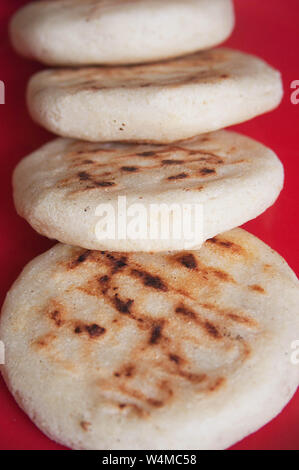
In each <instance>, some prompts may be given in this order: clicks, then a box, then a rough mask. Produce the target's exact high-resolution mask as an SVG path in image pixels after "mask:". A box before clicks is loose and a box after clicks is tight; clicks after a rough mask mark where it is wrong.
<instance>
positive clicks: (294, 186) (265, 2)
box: [0, 0, 299, 450]
mask: <svg viewBox="0 0 299 470" xmlns="http://www.w3.org/2000/svg"><path fill="white" fill-rule="evenodd" d="M25 3H28V2H26V1H24V0H1V5H0V59H1V60H0V80H2V81H3V82H4V83H5V86H6V104H5V105H0V132H1V140H0V150H1V153H0V158H1V184H0V191H1V195H0V203H1V233H0V252H1V266H2V269H1V271H0V289H1V291H0V296H1V299H0V302H1V304H2V302H3V300H4V297H5V294H6V292H7V290H8V289H9V287H10V286H11V284H12V282H13V281H14V280H15V278H16V277H17V276H18V274H19V272H20V270H21V269H22V267H23V266H24V265H25V264H26V263H27V262H28V261H29V260H31V259H32V258H34V257H35V256H37V255H38V254H40V253H42V252H43V251H45V250H47V249H48V248H50V247H51V246H52V245H53V244H54V242H52V241H49V240H47V239H46V238H42V237H41V236H39V235H37V234H36V233H35V232H34V231H33V230H32V229H31V228H30V227H29V225H28V224H27V223H26V222H25V221H24V220H23V219H21V218H20V217H18V216H17V215H16V213H15V210H14V207H13V202H12V190H11V173H12V170H13V168H14V167H15V165H16V163H17V162H18V161H19V160H20V159H21V158H22V157H24V156H25V155H27V154H28V153H30V152H31V151H33V150H35V149H36V148H37V147H39V146H40V145H41V144H43V143H45V142H46V141H48V140H49V139H51V138H52V136H51V135H50V134H48V133H47V132H46V131H44V130H42V129H40V128H39V127H38V126H36V125H35V124H34V123H33V122H32V121H31V120H30V118H29V116H28V113H27V110H26V106H25V87H26V83H27V81H28V78H29V77H30V76H31V75H32V73H34V72H35V71H37V70H39V69H41V68H42V66H41V65H39V64H36V63H33V62H30V61H26V60H23V59H21V58H19V57H18V56H17V55H15V54H14V52H13V51H12V49H11V47H10V45H9V41H8V37H7V23H8V20H9V18H10V16H11V14H12V13H13V12H14V11H15V10H16V9H17V8H19V7H20V6H21V5H23V4H25ZM235 6H236V13H237V25H236V28H235V31H234V33H233V35H232V37H231V38H230V39H229V40H228V41H227V44H228V45H229V46H231V47H234V48H237V49H241V50H243V51H246V52H250V53H253V54H256V55H258V56H260V57H262V58H264V59H266V60H267V61H268V62H269V63H271V64H272V65H273V66H275V67H277V68H278V69H279V70H280V71H281V72H282V74H283V80H284V87H285V96H284V100H283V103H282V105H281V106H280V107H279V108H278V109H277V110H275V111H274V112H272V113H271V114H266V115H264V116H261V117H258V118H256V119H254V120H252V121H250V122H247V123H245V124H242V125H239V126H236V129H237V130H238V131H240V132H242V133H244V134H246V135H248V136H251V137H253V138H255V139H257V140H259V141H260V142H262V143H264V144H266V145H268V146H269V147H271V148H272V149H273V150H274V151H275V152H277V154H278V155H279V157H280V158H281V160H282V161H283V163H284V165H285V170H286V183H285V189H284V190H283V192H282V194H281V196H280V198H279V200H278V202H277V203H276V204H275V205H274V207H272V208H271V209H269V210H268V211H267V212H266V213H265V214H263V215H262V216H260V217H259V218H258V219H257V220H254V221H251V222H250V223H248V224H246V228H247V229H248V230H249V231H250V232H252V233H254V234H255V235H257V236H258V237H260V238H261V239H262V240H264V241H265V242H266V243H268V244H269V245H270V246H271V247H272V248H274V249H275V250H277V251H278V252H279V253H280V254H281V255H282V256H283V257H284V258H285V259H286V260H287V261H288V263H289V264H290V266H291V267H292V268H293V269H294V270H295V271H296V272H297V273H298V270H299V251H298V248H297V237H298V225H299V219H298V218H296V208H297V206H298V196H299V183H298V176H297V175H298V171H299V160H298V157H299V155H298V138H299V136H298V131H297V130H298V123H299V122H298V121H299V119H298V118H299V104H298V105H297V106H296V105H294V104H292V103H291V98H290V97H291V93H292V92H293V91H294V90H291V83H292V81H293V80H296V79H297V80H299V69H298V65H299V60H298V59H299V56H298V51H297V48H296V46H297V44H298V39H299V23H298V18H299V1H298V0H288V1H286V0H271V1H269V0H235ZM297 215H298V213H297ZM294 334H295V333H294ZM298 336H299V332H298ZM294 339H299V338H294ZM248 386H250V384H248ZM269 399H271V397H269ZM0 403H1V405H0V406H1V411H0V449H1V450H8V449H13V450H17V449H18V450H19V449H35V450H37V449H42V450H46V449H63V447H62V446H59V445H57V444H55V443H54V442H52V441H50V440H49V439H48V438H47V437H46V436H44V435H43V434H42V433H41V432H40V431H39V430H38V429H37V428H36V427H35V425H34V424H33V423H32V422H31V421H30V420H29V418H27V416H26V415H25V414H24V413H23V412H22V411H21V410H20V409H19V407H18V406H17V404H16V403H15V401H14V399H13V398H12V396H11V395H10V394H9V392H8V390H7V388H6V386H5V385H4V383H3V381H2V379H1V381H0ZM298 423H299V392H297V394H296V396H295V397H294V398H293V400H292V401H291V402H290V403H289V404H288V406H287V407H286V408H285V409H284V411H283V412H282V413H281V414H280V415H279V416H278V417H277V418H275V419H274V420H273V421H272V422H271V423H269V424H267V425H266V426H265V427H264V428H262V429H261V430H259V431H258V432H256V433H255V434H252V435H251V436H249V437H247V438H246V439H244V440H243V441H241V442H239V443H238V444H237V445H235V446H234V447H233V449H239V450H244V449H250V450H253V449H261V450H263V449H264V450H280V449H282V450H294V449H296V450H298V449H299V425H298Z"/></svg>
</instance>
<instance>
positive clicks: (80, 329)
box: [74, 322, 106, 338]
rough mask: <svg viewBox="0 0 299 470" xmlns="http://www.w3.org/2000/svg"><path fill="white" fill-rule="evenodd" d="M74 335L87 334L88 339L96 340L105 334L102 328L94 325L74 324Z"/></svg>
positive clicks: (104, 329)
mask: <svg viewBox="0 0 299 470" xmlns="http://www.w3.org/2000/svg"><path fill="white" fill-rule="evenodd" d="M74 333H75V334H76V335H80V334H82V333H87V334H88V336H89V337H90V338H98V337H99V336H102V335H103V334H105V333H106V328H103V327H101V326H100V325H97V324H96V323H91V324H86V323H83V322H76V325H75V327H74Z"/></svg>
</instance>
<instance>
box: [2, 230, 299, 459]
mask: <svg viewBox="0 0 299 470" xmlns="http://www.w3.org/2000/svg"><path fill="white" fill-rule="evenodd" d="M298 303H299V288H298V281H297V279H296V276H295V275H294V273H293V272H292V271H291V269H290V268H289V267H288V266H287V264H286V263H285V261H284V260H283V259H282V258H281V257H280V256H279V255H277V254H276V253H275V252H274V251H273V250H271V249H270V248H269V247H267V246H266V245H265V244H264V243H262V242H261V241H259V240H258V239H257V238H255V237H254V236H252V235H250V234H249V233H247V232H245V231H242V230H240V229H236V230H233V231H231V232H228V233H225V234H222V235H221V236H217V237H215V238H213V239H211V240H209V241H207V242H206V243H205V244H204V246H203V247H202V248H201V250H200V251H193V252H186V251H184V252H177V253H173V252H167V253H164V254H145V253H135V254H134V253H114V254H112V253H109V252H98V251H86V250H82V249H80V248H74V247H70V246H66V245H62V244H58V245H56V246H55V247H54V248H52V249H51V250H50V251H48V252H47V253H45V254H43V255H41V256H40V257H38V258H36V259H35V260H33V261H32V262H31V263H30V264H29V265H28V266H27V267H26V268H25V270H24V271H23V273H22V274H21V276H20V277H19V279H18V280H17V281H16V283H15V284H14V286H13V287H12V289H11V291H10V292H9V293H8V296H7V298H6V301H5V304H4V307H3V312H2V315H1V323H0V338H1V340H2V341H3V342H4V344H5V348H6V364H5V365H4V366H3V367H2V373H3V376H4V378H5V380H6V383H7V384H8V387H9V389H10V390H11V392H12V393H13V395H14V396H15V398H16V400H17V402H18V403H19V404H20V406H21V407H22V408H23V409H24V410H25V412H26V413H27V414H28V415H29V416H30V417H31V419H32V420H33V421H34V422H35V424H36V425H37V426H38V427H39V428H40V429H41V430H42V431H43V432H44V433H45V434H47V435H48V436H49V437H50V438H52V439H54V440H55V441H57V442H60V443H61V444H64V445H66V446H69V447H71V448H74V449H101V450H117V449H121V450H124V449H130V450H135V449H153V450H154V449H200V450H201V449H224V448H226V447H228V446H230V445H232V444H233V443H235V442H236V441H238V440H239V439H241V438H243V437H244V436H246V435H248V434H249V433H251V432H253V431H256V430H257V429H258V428H259V427H261V426H263V425H264V424H266V423H267V422H268V421H269V420H271V419H272V418H273V417H274V416H276V415H277V414H278V413H279V412H280V411H281V409H282V408H283V407H284V406H285V405H286V404H287V402H288V401H289V400H290V398H291V397H292V395H293V394H294V392H295V391H296V388H297V386H298V383H299V368H298V365H295V364H293V363H292V357H291V356H292V348H291V345H292V343H293V341H294V340H296V339H298V334H299V315H298Z"/></svg>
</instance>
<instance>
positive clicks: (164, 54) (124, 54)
mask: <svg viewBox="0 0 299 470" xmlns="http://www.w3.org/2000/svg"><path fill="white" fill-rule="evenodd" d="M233 26H234V11H233V4H232V1H231V0H213V1H211V0H163V1H161V0H84V1H82V0H64V1H62V0H61V1H58V0H57V1H53V0H52V1H43V2H35V3H30V4H29V5H26V6H25V7H24V8H22V9H20V10H19V11H18V12H17V13H16V15H15V16H14V17H13V20H12V22H11V25H10V32H11V39H12V43H13V45H14V47H15V49H16V50H17V51H18V52H19V53H20V54H22V55H24V56H26V57H29V58H34V59H37V60H40V61H41V62H44V63H46V64H50V65H65V66H66V65H91V64H112V65H113V64H131V63H142V62H149V61H153V60H161V59H167V58H170V57H176V56H180V55H184V54H188V53H191V52H194V51H196V50H200V49H207V48H209V47H213V46H215V45H217V44H219V43H221V42H222V41H224V40H225V39H226V38H227V37H228V36H229V35H230V33H231V32H232V29H233Z"/></svg>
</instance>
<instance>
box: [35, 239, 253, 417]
mask: <svg viewBox="0 0 299 470" xmlns="http://www.w3.org/2000/svg"><path fill="white" fill-rule="evenodd" d="M222 241H225V240H224V239H222ZM211 246H214V245H213V244H212V245H211ZM228 248H230V247H227V246H226V247H225V249H228ZM85 252H86V250H79V249H76V248H75V249H74V251H73V253H74V254H73V261H72V260H71V261H68V262H67V263H66V264H64V267H66V269H68V270H70V273H73V275H74V276H75V278H77V279H78V276H79V277H80V271H79V272H78V273H77V271H76V270H80V269H81V266H82V269H84V270H85V271H86V268H87V267H88V269H90V272H91V276H90V278H89V279H88V280H85V281H84V282H83V284H82V285H79V286H76V287H75V289H79V290H80V291H81V292H84V294H87V295H92V296H95V297H98V298H99V299H103V300H104V301H107V302H108V303H109V305H111V306H113V308H114V310H115V314H113V313H112V314H111V317H109V316H107V321H108V323H109V325H106V324H104V325H103V326H105V328H106V333H107V334H113V336H114V337H117V331H118V328H123V327H124V325H126V324H127V322H128V321H129V322H135V323H136V328H138V329H139V330H140V336H138V340H137V342H136V344H135V345H134V346H132V350H131V351H130V354H129V357H126V358H124V359H123V361H121V364H120V365H119V366H118V367H117V368H116V369H114V370H111V372H110V376H106V378H104V379H101V380H100V381H99V387H102V388H103V387H104V386H105V387H106V388H105V390H108V391H109V390H110V391H111V392H112V393H116V394H117V396H118V398H117V399H114V398H113V397H112V398H111V399H110V403H111V404H113V406H114V405H115V407H116V409H117V410H118V411H119V413H134V414H136V415H137V416H138V417H140V418H146V417H148V416H149V415H150V414H151V413H153V412H154V410H155V409H158V408H160V407H162V406H166V405H167V404H169V403H170V402H171V400H172V399H173V397H174V396H175V395H176V393H179V392H177V391H176V390H177V384H178V383H181V382H180V381H182V384H185V385H184V387H192V390H193V391H194V390H197V391H198V393H205V394H206V393H214V392H216V391H217V390H219V388H221V387H222V386H224V384H225V377H223V376H222V375H220V374H219V372H217V371H211V372H209V373H205V371H200V370H198V367H197V370H196V368H195V370H194V366H193V362H192V361H189V357H188V355H187V356H186V351H185V350H184V348H183V346H184V344H185V341H186V339H185V338H186V336H185V335H186V334H187V341H189V342H191V344H194V347H200V346H201V344H204V342H205V341H213V342H215V348H220V349H219V351H221V350H223V351H226V350H230V348H231V347H232V346H233V347H236V348H237V349H238V351H239V352H238V355H237V358H236V359H235V360H234V361H233V364H232V365H231V367H233V368H234V367H237V366H238V365H239V364H240V363H242V362H243V361H245V360H246V358H247V357H248V356H249V354H250V346H249V344H248V343H247V342H246V340H245V339H244V338H243V337H242V330H243V329H245V331H247V330H248V329H257V328H258V324H257V322H256V321H255V320H254V319H252V318H250V317H248V316H246V315H245V314H244V313H242V312H238V311H234V310H232V309H229V308H226V309H225V308H223V309H221V308H219V307H218V306H217V305H216V304H214V303H212V302H211V303H208V302H206V303H204V302H201V299H200V295H199V294H196V292H197V290H196V291H194V293H193V292H192V290H191V291H190V290H189V289H187V290H186V291H185V292H184V289H185V286H181V285H180V280H179V279H177V281H175V279H172V278H171V277H170V278H166V277H164V275H163V274H162V275H161V274H159V270H157V269H155V268H154V266H152V267H151V268H148V266H147V269H146V270H145V269H144V267H143V266H142V264H138V263H137V262H135V261H134V256H131V255H130V254H123V253H109V252H94V251H92V252H90V254H89V255H88V256H87V257H86V259H85V261H84V262H83V264H82V262H81V263H78V262H76V263H74V261H76V260H78V258H79V257H80V256H81V255H82V254H83V253H85ZM161 256H162V255H161ZM163 259H164V260H165V261H167V263H169V266H171V263H174V262H175V263H179V264H178V266H182V269H184V270H186V284H187V286H188V284H190V280H191V278H192V279H193V280H194V282H196V279H198V286H202V285H205V284H203V283H207V284H206V285H207V286H210V288H211V289H214V286H216V287H217V285H221V283H220V281H221V282H222V281H223V280H222V279H220V278H219V276H220V277H223V273H222V274H220V275H219V273H218V277H217V275H216V274H215V273H216V272H217V271H218V269H217V268H215V267H210V266H205V265H204V263H203V262H202V261H201V257H199V256H196V255H195V253H192V252H190V253H188V252H182V253H178V254H172V255H163ZM84 263H88V264H87V265H86V267H83V266H84ZM167 263H165V266H164V269H165V270H166V272H167ZM74 265H75V266H76V270H74ZM97 266H99V267H100V266H101V270H100V272H97V271H98V267H97ZM220 273H221V270H220ZM225 274H226V275H227V276H228V278H229V276H230V274H229V273H225ZM123 276H125V277H128V279H129V277H131V278H132V281H133V280H136V282H137V283H139V282H140V283H141V284H142V285H144V286H145V287H147V288H148V289H153V292H156V294H155V295H165V296H166V298H169V299H171V302H172V303H173V305H174V307H173V315H174V317H173V318H172V317H169V316H167V317H165V315H163V311H162V312H161V316H159V317H152V316H151V315H150V314H148V313H147V312H146V311H143V309H142V308H141V304H140V299H139V297H138V295H137V297H136V298H134V297H132V298H131V299H130V298H126V297H125V296H124V297H125V298H124V297H123V295H124V292H125V291H120V290H119V292H118V289H120V287H119V286H120V285H121V280H122V279H123ZM189 277H190V279H189ZM224 277H225V276H224ZM217 279H218V281H217ZM133 282H135V281H133ZM119 283H120V284H119ZM219 283H220V284H219ZM195 285H196V284H195ZM149 292H150V291H149ZM140 295H141V296H142V295H143V294H142V293H141V294H140ZM116 298H118V299H119V301H120V302H118V304H119V306H120V307H121V308H120V310H122V312H121V311H120V310H119V309H118V308H117V307H116V301H115V299H116ZM56 310H57V306H56V305H54V304H53V305H51V308H48V309H47V311H49V312H50V311H51V312H52V313H53V312H55V311H56ZM69 313H71V312H69ZM157 313H158V312H157ZM215 317H216V320H215ZM55 318H56V314H55V315H54V318H53V319H51V323H52V325H53V328H57V327H58V326H57V325H56V322H55ZM219 318H223V320H222V321H218V319H219ZM116 319H119V320H118V322H116V323H114V321H115V320H116ZM63 320H64V321H65V323H64V324H63V325H62V327H67V328H68V327H69V326H70V325H72V326H73V327H74V326H75V327H76V326H77V325H78V321H77V323H76V324H74V323H73V322H74V320H71V319H68V316H67V315H66V316H64V317H63ZM180 322H183V323H180ZM79 323H80V322H79ZM83 324H84V325H86V324H87V325H89V326H90V325H93V323H90V324H89V323H86V322H83ZM96 324H97V323H96ZM188 324H195V325H197V326H198V327H199V328H200V332H201V333H200V334H198V331H196V330H193V331H194V334H191V335H190V334H189V332H188V328H189V327H188ZM234 325H237V332H235V330H234ZM231 327H232V328H231ZM115 328H116V329H117V330H115ZM184 332H185V333H184ZM74 334H75V333H74ZM77 336H78V338H80V337H84V336H87V337H88V338H89V334H88V332H87V330H83V334H82V333H81V334H80V333H77ZM104 337H105V335H104ZM94 339H95V338H90V341H89V342H88V343H86V347H88V346H90V347H92V346H91V345H92V344H94V343H93V341H94ZM104 341H105V339H104ZM222 348H223V349H222ZM42 349H43V350H45V349H47V346H45V347H43V348H42ZM82 351H83V353H84V351H85V353H84V354H87V351H89V350H88V349H84V348H83V346H82ZM151 351H152V353H151ZM153 355H154V356H153ZM156 369H157V374H156V375H153V376H152V371H155V370H156ZM160 377H163V378H165V380H164V385H163V386H162V383H161V381H160ZM149 378H150V380H151V384H152V387H151V390H152V392H150V393H149V394H148V395H147V394H145V393H143V392H142V391H141V390H139V387H138V382H139V383H143V381H144V380H149ZM103 380H104V381H103ZM135 380H136V381H137V382H136V383H137V385H136V383H135ZM129 384H130V385H129ZM119 394H120V396H119Z"/></svg>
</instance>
